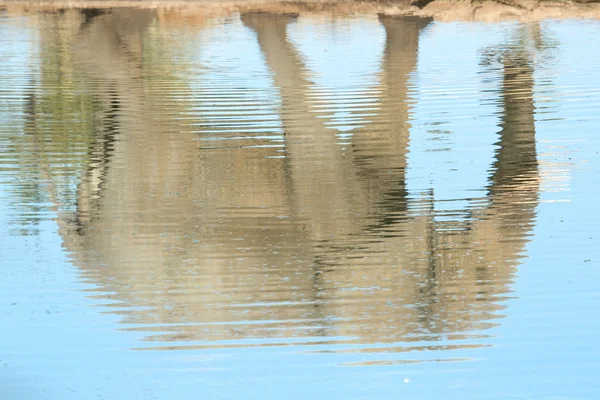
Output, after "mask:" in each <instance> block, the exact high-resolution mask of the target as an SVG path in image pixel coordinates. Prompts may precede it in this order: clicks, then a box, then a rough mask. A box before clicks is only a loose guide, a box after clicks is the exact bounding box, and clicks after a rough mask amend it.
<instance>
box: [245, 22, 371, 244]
mask: <svg viewBox="0 0 600 400" xmlns="http://www.w3.org/2000/svg"><path fill="white" fill-rule="evenodd" d="M293 20H294V17H291V16H289V15H274V14H268V13H249V14H244V15H242V21H243V23H244V24H245V25H246V26H248V27H250V28H251V29H253V30H254V31H255V32H256V34H257V38H258V43H259V45H260V48H261V50H262V52H263V54H264V55H265V58H266V61H267V64H268V66H269V67H270V69H271V70H272V71H273V74H274V78H273V79H274V81H275V84H276V85H277V87H278V88H279V90H280V93H281V99H282V103H283V105H282V107H281V118H282V122H283V126H284V130H285V143H286V154H287V164H288V171H289V179H290V184H291V191H292V195H291V199H292V201H293V202H294V204H295V209H296V213H297V214H298V215H299V216H300V219H301V220H302V222H303V223H306V224H307V225H308V227H309V231H310V232H311V233H312V234H313V235H314V238H317V239H326V238H327V237H328V236H329V235H328V234H332V233H334V232H337V233H350V232H353V231H355V230H356V228H355V227H354V226H353V225H354V224H355V223H356V219H354V218H352V214H353V213H354V212H355V211H356V210H363V209H365V207H367V205H366V204H365V202H367V201H368V199H367V198H365V195H366V193H365V191H364V190H362V188H361V187H360V186H359V185H360V181H359V180H357V179H356V176H355V171H354V170H353V168H352V166H351V164H350V157H349V156H348V155H346V154H344V153H343V152H342V149H341V146H340V145H339V144H338V140H337V137H336V136H335V135H334V134H333V132H332V131H331V130H330V129H327V128H326V127H325V125H324V124H323V122H324V121H323V120H322V119H319V118H318V115H317V114H316V113H315V111H314V110H313V109H312V105H311V102H310V86H311V82H310V81H309V80H308V79H307V78H306V75H307V72H308V71H307V70H306V69H305V68H304V66H303V62H302V60H301V58H300V56H299V55H298V54H297V53H296V51H295V49H294V48H293V46H292V44H291V43H290V42H289V41H288V40H287V26H288V24H289V22H290V21H293Z"/></svg>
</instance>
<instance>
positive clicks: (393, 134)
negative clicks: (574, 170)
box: [30, 11, 538, 342]
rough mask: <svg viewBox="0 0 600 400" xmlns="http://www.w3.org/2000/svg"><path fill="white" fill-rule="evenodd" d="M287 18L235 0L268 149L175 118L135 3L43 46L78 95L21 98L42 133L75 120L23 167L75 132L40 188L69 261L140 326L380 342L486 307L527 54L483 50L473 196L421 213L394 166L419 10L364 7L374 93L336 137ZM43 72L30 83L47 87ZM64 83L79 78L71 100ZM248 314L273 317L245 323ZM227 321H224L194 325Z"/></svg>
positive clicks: (533, 167) (516, 177) (513, 188)
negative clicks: (488, 157) (258, 70)
mask: <svg viewBox="0 0 600 400" xmlns="http://www.w3.org/2000/svg"><path fill="white" fill-rule="evenodd" d="M125 17H127V18H130V17H131V18H133V19H134V20H135V21H137V22H135V23H131V24H130V23H128V22H123V20H122V18H125ZM53 18H57V19H58V20H60V21H63V20H61V18H65V17H53ZM295 18H296V17H295V16H290V15H270V14H254V13H252V14H244V15H242V22H243V24H244V25H245V26H246V27H247V28H249V29H250V30H251V32H254V34H255V35H256V41H257V43H258V45H259V46H260V50H261V52H262V54H263V55H264V59H265V63H266V64H267V66H268V68H269V69H270V70H271V72H272V73H273V82H274V84H275V86H276V87H277V88H278V90H279V96H280V99H281V106H280V108H279V110H278V113H279V118H280V120H281V123H282V125H283V128H284V131H285V151H286V157H285V158H270V157H267V156H268V155H270V154H271V153H270V150H269V148H268V147H265V145H268V144H269V142H268V140H266V139H264V140H262V139H257V140H256V141H255V142H254V143H256V145H254V146H227V148H213V149H209V150H199V147H200V146H199V145H198V143H199V142H198V141H195V140H194V139H196V138H197V132H196V130H195V128H194V127H195V126H198V125H200V124H199V123H197V122H196V123H194V122H189V123H182V122H181V121H180V120H179V119H178V116H179V114H178V112H185V113H188V114H190V113H191V111H190V109H191V107H190V104H189V103H186V102H185V101H183V100H180V98H178V97H177V96H169V90H171V89H169V87H170V86H169V85H179V86H178V90H180V92H179V93H181V91H182V90H184V89H185V86H184V85H183V84H182V83H177V82H176V81H175V80H174V79H171V80H169V78H168V77H167V78H164V80H163V81H160V82H158V81H154V82H153V81H152V80H153V79H156V74H155V73H153V71H154V70H153V68H159V69H160V70H161V71H165V70H168V68H166V67H165V64H164V63H167V65H168V62H166V61H165V59H164V58H162V59H161V58H160V57H156V56H155V55H156V54H162V53H161V51H162V48H161V47H160V46H161V45H158V44H156V43H161V42H160V41H159V42H154V41H153V40H149V39H147V38H148V35H149V34H150V33H149V32H150V31H151V29H150V27H151V26H152V24H153V22H152V21H153V16H152V14H151V13H150V12H146V13H142V12H139V13H138V11H131V15H128V16H125V14H119V15H117V14H110V13H100V14H97V15H91V16H83V17H81V16H80V17H79V19H78V20H77V21H79V22H78V24H76V26H77V28H76V29H74V30H73V33H72V35H73V38H76V40H75V39H73V38H72V39H70V40H71V42H70V43H73V42H77V43H78V45H77V46H75V50H74V51H73V53H72V54H71V53H69V54H63V56H62V57H63V58H64V59H63V58H60V57H59V59H60V62H59V61H55V63H67V62H70V63H71V64H69V65H71V67H70V68H71V69H72V71H73V72H72V73H71V74H72V75H70V76H69V77H68V78H64V82H62V83H56V84H57V85H58V84H60V85H63V86H64V87H65V88H64V89H63V92H61V93H60V94H59V95H58V97H59V98H58V99H56V100H55V102H61V101H62V102H67V103H68V104H71V106H72V107H74V104H78V105H79V107H81V109H80V108H76V109H77V111H70V112H69V113H67V114H65V115H63V114H61V113H60V112H59V111H58V110H55V109H53V108H52V107H50V106H49V104H52V102H48V103H44V104H45V106H46V107H48V109H49V110H50V111H47V112H46V113H43V114H42V113H39V112H38V111H37V110H38V109H41V107H42V106H41V105H37V102H42V99H43V97H42V98H40V97H36V98H32V102H33V103H35V104H36V105H35V106H34V107H33V109H32V110H33V111H31V112H30V114H31V118H32V120H33V122H32V123H31V124H30V125H31V126H36V127H37V128H36V130H34V132H37V133H36V134H35V135H33V136H34V137H37V138H40V137H42V138H44V140H42V141H43V142H44V143H46V144H48V143H50V144H52V143H54V142H53V141H54V140H58V139H55V138H54V137H52V136H49V138H50V139H46V137H45V136H44V134H45V132H46V131H48V132H49V135H54V134H55V133H53V132H52V129H51V127H48V128H44V129H41V128H39V127H41V126H43V124H52V123H53V121H54V120H55V119H58V120H59V121H65V122H62V123H67V124H68V123H70V122H69V121H71V120H73V121H76V122H73V123H77V124H84V125H82V126H85V132H86V133H85V136H84V137H85V138H86V139H85V140H84V139H82V138H80V137H79V136H77V135H76V134H74V133H73V132H74V130H73V129H74V128H73V127H71V128H68V129H70V130H62V131H61V132H62V134H64V135H65V136H64V139H61V140H63V141H64V142H65V143H64V146H67V147H65V148H58V149H59V150H58V151H56V152H46V150H44V148H42V149H41V150H40V151H41V153H42V155H43V156H44V157H47V158H48V161H42V162H40V164H39V169H40V171H46V172H44V173H48V174H52V173H53V171H54V169H53V166H54V165H55V164H56V163H57V161H56V160H54V159H52V156H53V155H54V157H57V156H56V155H57V154H58V155H59V156H60V155H64V154H69V153H68V152H69V151H71V150H70V149H71V147H68V146H77V149H79V152H80V153H78V154H80V157H81V158H80V159H77V158H75V157H72V158H70V160H71V161H70V162H71V163H72V166H70V167H69V169H67V170H63V174H64V175H65V176H69V177H70V179H77V180H78V184H77V192H76V193H73V194H72V195H71V196H74V197H73V198H72V200H71V198H69V201H66V202H63V200H62V199H61V198H59V197H58V196H57V200H56V202H57V204H59V205H62V204H69V205H72V204H76V207H75V209H73V207H71V208H68V209H65V210H63V211H65V212H61V213H60V218H59V224H60V225H61V235H62V237H63V240H64V243H65V247H66V248H67V249H68V250H69V251H70V252H71V253H72V255H73V260H74V263H75V264H76V265H77V266H78V267H79V268H80V269H81V271H82V275H83V276H84V278H85V279H86V280H88V281H89V282H93V283H95V284H97V285H98V286H99V291H100V292H102V293H105V294H106V293H110V297H111V299H115V300H118V301H119V302H120V303H119V304H118V305H117V306H122V307H124V310H121V311H120V312H122V313H123V314H124V315H125V316H126V318H125V321H126V322H133V323H135V322H137V323H143V324H161V325H164V324H168V325H169V329H168V330H169V331H170V332H173V333H172V334H168V335H167V334H163V330H164V327H163V326H158V327H157V328H156V330H157V331H158V332H159V333H161V335H160V336H159V337H158V339H160V340H174V341H176V340H207V339H226V338H236V337H289V336H291V335H298V336H326V335H328V336H346V337H353V338H356V339H357V340H358V341H361V342H394V341H399V340H407V338H410V337H416V336H418V337H422V336H423V335H425V336H427V335H430V336H431V335H434V336H435V335H439V334H450V333H464V332H466V331H469V330H472V329H478V328H485V327H488V326H489V325H490V319H492V318H494V317H497V316H498V315H497V310H498V309H499V308H501V306H500V304H499V303H498V297H499V296H501V295H503V294H505V293H507V292H508V291H509V288H508V285H509V284H510V282H511V281H512V279H513V273H514V269H515V267H516V264H517V263H518V258H519V257H520V254H521V252H522V251H523V247H524V244H525V242H526V240H527V239H526V238H527V236H528V234H529V231H530V229H531V226H532V224H533V220H534V216H535V207H536V204H537V201H538V194H537V192H538V183H537V182H538V181H537V173H538V172H537V162H536V150H535V126H534V120H533V112H534V105H533V98H532V90H533V78H532V73H533V68H532V65H531V63H530V59H529V58H528V57H527V56H525V55H523V56H517V55H515V54H517V53H514V52H512V53H511V52H507V53H506V55H504V56H503V57H502V58H501V64H500V65H502V68H501V71H502V72H501V81H502V87H501V88H500V90H499V94H498V97H499V101H498V104H499V107H500V108H501V113H500V118H501V131H500V132H499V141H498V151H497V153H496V159H495V161H494V165H493V173H492V175H491V176H490V180H489V186H488V188H489V194H488V196H487V198H486V199H482V200H484V201H482V202H480V203H481V204H484V205H483V206H481V207H478V208H473V211H472V216H471V218H470V219H469V220H468V221H467V222H464V221H461V222H456V221H445V222H440V221H438V220H436V218H435V217H436V216H435V215H433V214H432V211H431V210H432V207H431V202H432V199H430V198H424V199H418V198H409V196H408V194H407V190H406V178H405V171H406V168H407V157H406V156H407V151H408V145H409V128H410V124H409V111H410V110H409V101H408V93H409V88H410V83H409V80H408V76H409V74H410V73H411V72H412V71H413V70H414V68H415V66H416V62H417V55H418V44H419V34H420V32H421V30H422V29H423V28H424V27H425V26H426V25H427V23H428V21H427V20H421V19H416V18H406V17H402V18H401V17H381V18H380V19H379V23H381V24H382V26H383V27H384V29H385V32H386V45H385V48H384V49H383V54H382V61H381V74H380V82H379V83H378V85H377V89H378V90H379V93H380V94H379V99H378V102H377V111H375V112H374V115H373V116H371V117H370V121H369V122H368V123H367V124H365V125H366V126H365V127H362V128H360V129H357V130H355V131H353V136H352V139H351V145H350V146H348V149H347V151H342V150H341V148H340V146H339V145H338V143H337V139H336V136H335V134H334V133H332V131H331V130H330V129H327V128H326V122H327V120H326V119H324V118H322V117H323V116H322V115H319V113H318V112H316V111H315V108H314V107H313V99H314V93H312V92H311V85H310V83H309V81H310V74H311V71H310V70H309V69H308V68H306V67H305V65H304V60H303V59H302V57H301V56H300V55H299V54H298V52H297V51H296V49H295V48H294V46H293V44H292V43H291V42H290V41H289V40H288V37H287V28H288V25H289V24H290V23H293V21H294V20H295ZM127 21H129V20H127ZM49 41H50V42H51V43H54V42H55V41H56V42H57V43H60V41H58V40H54V39H49ZM162 43H163V45H164V42H162ZM48 46H50V44H48ZM152 46H157V47H156V48H153V47H152ZM45 51H50V50H44V49H42V53H43V54H42V58H44V57H45V53H44V52H45ZM148 54H151V55H152V57H150V58H148V57H147V55H148ZM166 59H167V60H168V58H166ZM69 60H70V61H69ZM75 60H76V61H75ZM161 62H162V63H163V64H160V63H161ZM155 63H156V65H157V66H155ZM53 65H54V64H53ZM57 68H58V67H57ZM63 70H69V69H64V68H63ZM115 70H116V72H114V71H115ZM72 76H77V79H74V78H71V77H72ZM42 77H43V75H42ZM48 79H51V78H48ZM43 82H44V81H43V79H42V82H41V83H40V86H41V87H42V88H43V90H42V92H44V91H46V90H48V91H49V93H50V94H52V90H51V89H50V86H44V84H43ZM84 83H85V85H84ZM167 83H168V84H167ZM70 85H71V86H70ZM73 85H81V89H80V90H81V93H82V95H81V96H83V97H82V98H81V99H80V100H78V101H75V100H73V96H71V94H72V93H75V92H77V90H79V89H77V90H76V88H75V87H73ZM88 85H89V86H88ZM171 87H172V86H171ZM157 88H163V89H164V90H157ZM188 91H189V88H188ZM78 93H79V92H78ZM211 95H212V96H213V97H215V96H218V95H219V93H212V94H211ZM63 97H64V98H63ZM180 97H181V96H180ZM208 98H210V96H208ZM44 101H45V100H44ZM83 105H86V107H87V108H85V107H83ZM59 109H61V110H62V108H59ZM83 109H85V110H86V111H85V112H86V113H87V114H84V112H83V111H82V110H83ZM226 111H227V112H228V113H229V114H227V113H225V112H224V111H223V114H224V118H235V117H236V114H235V113H236V111H235V109H233V110H232V109H229V110H226ZM198 114H200V113H198ZM198 118H199V117H198ZM49 126H51V125H49ZM40 129H41V130H40ZM82 129H83V128H82ZM68 132H70V133H68ZM40 134H41V135H40ZM36 140H38V141H39V139H36ZM78 140H80V142H78ZM53 146H54V145H53ZM56 146H58V144H57V145H56ZM83 148H85V149H86V150H85V151H82V150H81V149H83ZM42 160H44V158H42ZM61 207H62V206H61ZM267 320H270V321H275V322H276V323H277V324H276V325H269V324H264V323H251V322H265V321H267ZM232 321H233V322H238V324H236V325H203V323H216V322H222V323H225V322H232ZM148 329H150V330H151V328H148Z"/></svg>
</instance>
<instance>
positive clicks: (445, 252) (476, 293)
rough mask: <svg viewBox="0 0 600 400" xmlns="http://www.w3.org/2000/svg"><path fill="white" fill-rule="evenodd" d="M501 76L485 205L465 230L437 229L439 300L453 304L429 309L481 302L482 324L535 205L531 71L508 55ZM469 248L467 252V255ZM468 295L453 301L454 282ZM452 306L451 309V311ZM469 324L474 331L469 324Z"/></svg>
mask: <svg viewBox="0 0 600 400" xmlns="http://www.w3.org/2000/svg"><path fill="white" fill-rule="evenodd" d="M503 63H504V69H503V75H502V89H501V90H502V98H501V100H502V103H501V104H502V108H503V110H502V116H501V118H502V122H501V124H500V126H501V128H502V129H501V131H500V133H499V136H500V140H499V142H498V143H497V145H498V150H497V151H496V155H495V162H494V163H493V166H492V171H493V172H492V174H491V176H490V186H489V192H488V206H487V207H486V208H483V209H478V210H475V211H474V212H473V215H472V223H471V224H469V226H468V227H466V229H465V230H450V231H448V232H446V233H444V229H446V230H447V229H448V227H447V226H445V227H444V225H443V224H442V225H440V226H439V228H440V231H439V233H438V234H437V242H438V254H439V256H440V257H441V258H440V260H441V266H440V269H441V271H442V273H441V274H440V283H441V285H442V286H441V287H440V291H439V293H440V297H442V296H447V297H449V298H452V299H454V300H453V301H452V302H450V301H448V302H446V304H445V305H444V304H443V303H440V304H438V305H433V309H434V310H436V311H435V313H437V314H438V315H460V312H459V310H458V309H454V308H456V307H460V308H462V307H464V305H461V304H460V303H458V302H457V299H458V298H470V297H472V298H479V300H480V301H479V302H475V301H474V302H473V303H472V304H471V307H472V310H471V314H473V315H477V314H479V315H480V316H481V319H482V320H486V319H490V318H492V317H493V316H494V314H493V311H494V310H495V309H497V308H498V307H500V305H499V304H495V303H494V296H495V295H499V294H502V293H506V292H508V291H509V290H510V289H509V287H508V284H510V283H511V282H512V280H513V276H514V271H515V267H516V265H517V264H518V259H519V257H520V255H521V253H522V252H523V251H524V246H525V243H526V242H527V236H528V235H529V232H530V231H531V228H532V226H533V223H534V219H535V208H536V207H537V204H538V201H539V194H538V191H539V179H538V167H537V160H536V145H535V122H534V102H533V68H532V66H531V65H530V60H529V59H528V58H527V57H526V56H525V55H523V54H516V55H515V54H510V53H509V54H506V55H505V58H504V61H503ZM466 249H469V250H470V251H469V253H466V251H465V250H466ZM459 281H460V282H463V283H462V284H461V287H463V288H464V289H465V290H466V291H465V292H463V293H462V294H461V295H460V297H457V293H456V291H455V290H456V288H455V286H456V282H459ZM453 305H454V306H453ZM468 315H469V314H467V315H465V316H463V319H465V320H464V322H463V323H467V322H468V319H467V318H466V317H467V316H468ZM469 325H471V326H473V322H470V323H469Z"/></svg>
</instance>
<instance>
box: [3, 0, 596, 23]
mask: <svg viewBox="0 0 600 400" xmlns="http://www.w3.org/2000/svg"><path fill="white" fill-rule="evenodd" d="M113 7H135V8H151V9H161V10H169V11H170V12H177V13H181V14H182V15H185V14H187V15H196V16H197V15H203V16H210V15H227V14H230V13H236V12H248V11H256V12H258V11H264V12H271V13H329V14H346V15H353V14H369V13H381V14H387V15H418V16H424V17H432V18H434V19H436V20H442V21H453V20H462V21H483V22H496V21H502V20H519V21H539V20H543V19H581V18H585V19H600V0H578V1H559V0H540V1H533V0H483V1H481V0H473V1H463V0H433V1H431V0H397V1H376V0H373V1H347V0H305V1H278V0H246V1H239V0H209V1H203V0H162V1H154V0H138V1H128V0H125V1H112V0H100V1H98V0H89V1H81V0H75V1H73V0H41V1H31V0H0V10H2V9H4V10H5V11H9V12H10V11H12V12H19V11H23V12H28V11H39V10H57V9H65V8H113Z"/></svg>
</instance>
